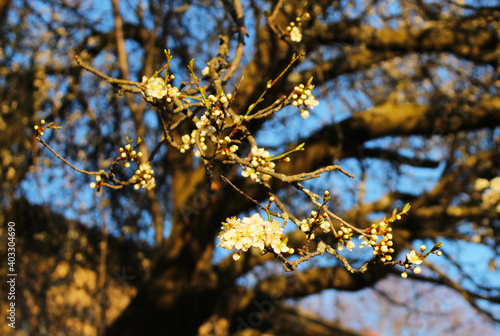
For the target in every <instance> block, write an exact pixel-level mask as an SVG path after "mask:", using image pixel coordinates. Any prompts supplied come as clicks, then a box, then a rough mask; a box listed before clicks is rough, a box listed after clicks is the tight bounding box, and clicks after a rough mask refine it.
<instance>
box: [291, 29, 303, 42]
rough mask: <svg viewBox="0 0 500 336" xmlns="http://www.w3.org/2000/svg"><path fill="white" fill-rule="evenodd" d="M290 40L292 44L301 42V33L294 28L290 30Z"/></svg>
mask: <svg viewBox="0 0 500 336" xmlns="http://www.w3.org/2000/svg"><path fill="white" fill-rule="evenodd" d="M290 40H292V42H297V43H298V42H300V41H302V33H301V32H300V29H299V28H298V27H297V26H295V27H293V28H292V30H291V31H290Z"/></svg>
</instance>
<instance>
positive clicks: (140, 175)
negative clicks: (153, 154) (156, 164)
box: [131, 162, 156, 190]
mask: <svg viewBox="0 0 500 336" xmlns="http://www.w3.org/2000/svg"><path fill="white" fill-rule="evenodd" d="M153 174H154V171H153V169H151V166H150V165H149V163H147V162H146V163H142V164H140V165H139V169H137V170H136V171H135V175H134V176H132V178H131V182H132V183H134V184H135V185H134V189H136V190H137V189H139V187H142V188H145V189H147V190H151V189H153V188H154V187H155V186H156V183H155V178H154V177H153Z"/></svg>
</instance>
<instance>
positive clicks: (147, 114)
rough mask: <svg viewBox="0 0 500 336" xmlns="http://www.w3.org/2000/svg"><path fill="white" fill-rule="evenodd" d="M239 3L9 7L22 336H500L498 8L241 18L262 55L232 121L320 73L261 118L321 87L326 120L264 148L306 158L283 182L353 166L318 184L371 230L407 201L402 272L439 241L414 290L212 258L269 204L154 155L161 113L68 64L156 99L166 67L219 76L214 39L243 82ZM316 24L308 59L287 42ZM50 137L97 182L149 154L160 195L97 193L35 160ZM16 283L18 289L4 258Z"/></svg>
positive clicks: (295, 120) (290, 113)
mask: <svg viewBox="0 0 500 336" xmlns="http://www.w3.org/2000/svg"><path fill="white" fill-rule="evenodd" d="M238 4H239V1H227V0H224V1H208V0H190V1H177V0H172V1H160V0H149V1H136V0H130V1H118V0H111V1H104V2H98V1H80V0H59V1H55V0H50V1H37V0H30V1H26V0H10V1H9V0H2V1H0V30H1V33H2V34H1V38H0V44H1V45H0V83H1V86H0V110H1V114H0V132H1V134H2V137H1V140H0V153H1V155H0V158H1V159H0V174H1V175H0V176H1V177H0V180H1V188H2V190H1V193H2V195H3V196H2V199H1V206H2V209H3V210H2V212H1V214H0V216H1V217H2V218H1V219H2V220H1V222H2V223H7V222H9V221H15V222H16V234H17V236H16V239H17V267H18V268H19V276H18V278H17V295H18V296H17V298H16V305H17V307H18V311H17V318H18V327H17V328H16V332H18V333H19V334H20V333H22V332H24V334H26V335H95V334H99V335H103V334H106V335H194V334H200V335H226V334H234V335H264V334H266V335H356V334H358V333H363V332H365V334H366V332H371V333H372V334H376V333H377V332H378V333H381V334H384V335H390V334H393V335H403V334H415V335H419V334H426V335H431V334H432V335H443V334H447V333H452V334H454V335H470V334H472V333H476V332H485V333H489V334H493V333H495V331H496V332H498V325H497V323H498V321H499V318H500V311H499V307H498V303H499V302H500V295H499V289H500V284H499V282H498V269H497V262H498V253H499V233H500V232H499V230H500V220H499V219H498V218H499V213H500V205H499V199H500V197H499V196H498V195H499V194H500V186H499V184H500V183H499V180H498V175H499V168H500V149H499V142H500V140H499V137H500V127H499V126H500V98H498V87H499V85H500V78H499V71H500V70H499V69H500V37H499V36H500V35H499V34H500V24H499V19H500V3H499V2H497V1H458V0H456V1H451V0H449V1H425V0H411V1H401V0H394V1H389V0H387V1H368V0H359V1H331V0H325V1H322V0H318V1H308V2H305V1H298V0H292V1H277V0H276V1H265V0H250V1H241V6H242V8H243V12H244V14H245V17H244V20H245V21H244V22H245V27H246V31H247V32H248V36H247V37H245V40H244V42H245V46H244V48H243V54H242V58H241V64H240V67H239V68H238V69H236V74H235V75H234V76H233V77H232V79H231V80H230V81H229V82H227V83H225V88H226V89H227V90H228V92H231V91H232V90H233V88H234V87H235V85H236V84H237V83H238V82H239V80H240V78H241V77H242V76H244V80H243V81H242V82H241V86H240V89H239V91H238V95H237V99H235V101H234V103H233V106H232V107H233V109H234V110H235V111H236V112H237V113H239V114H242V113H244V112H245V111H246V109H247V108H248V106H249V105H250V104H251V103H253V102H255V101H256V100H257V98H258V97H259V95H260V94H261V93H262V91H263V90H264V88H265V87H266V84H267V81H268V80H270V79H273V78H276V76H277V75H279V73H280V72H281V71H282V70H283V69H284V68H285V67H286V65H287V64H288V63H289V62H290V59H291V58H292V55H293V54H294V53H300V52H306V57H305V58H303V59H302V60H301V61H300V62H297V63H295V64H294V65H293V66H292V67H291V69H290V71H288V72H287V73H286V74H285V75H284V77H283V78H282V79H281V80H280V81H279V83H278V84H277V85H276V86H274V87H273V89H272V90H271V91H270V92H269V94H268V95H267V98H266V99H267V101H265V102H264V103H263V105H265V104H266V103H267V104H270V103H272V102H273V101H274V100H276V99H277V98H279V97H281V96H282V95H288V94H289V93H290V92H291V91H292V90H293V87H294V86H295V85H297V84H299V83H305V82H307V80H308V79H309V78H310V77H311V76H313V77H314V82H313V84H315V85H316V89H315V93H314V94H315V96H316V97H317V98H318V99H319V100H320V102H321V104H320V106H318V107H317V108H316V109H314V110H313V111H312V113H311V115H310V117H309V118H308V119H306V120H304V119H303V118H302V117H301V115H300V112H299V111H298V110H297V109H296V108H292V107H289V108H286V109H285V110H284V111H282V112H280V113H278V114H276V115H273V117H272V118H268V119H265V120H262V119H261V120H255V121H253V122H252V123H250V124H249V128H250V129H251V130H252V131H253V132H254V134H256V136H257V140H258V141H259V143H260V144H261V145H262V146H265V147H266V148H268V149H269V150H270V151H271V152H273V153H282V152H283V151H285V150H286V149H287V148H290V146H294V145H296V144H298V143H301V142H305V144H306V145H305V148H306V151H303V152H300V153H297V154H296V155H295V156H294V157H293V160H294V161H293V162H294V163H293V164H288V165H287V164H282V165H280V166H279V167H278V168H277V170H278V171H281V172H285V173H290V174H292V173H297V172H302V171H310V170H313V169H316V168H318V167H320V166H323V165H327V164H332V163H336V164H337V163H338V164H340V165H342V167H343V168H345V169H347V170H348V171H350V172H351V173H353V174H355V175H356V178H355V179H348V178H346V177H345V176H343V175H341V174H338V173H335V172H332V173H329V174H327V175H325V176H323V177H322V178H321V179H320V180H313V181H310V182H309V183H307V184H306V185H307V187H308V188H310V189H311V190H314V191H316V192H319V193H322V190H325V189H328V190H330V192H331V194H332V196H333V201H334V202H335V205H334V206H333V209H334V210H335V212H336V213H337V214H339V215H340V216H342V217H343V218H344V219H346V220H347V221H349V222H351V223H352V224H354V225H356V226H358V227H362V228H363V227H368V226H369V225H370V223H372V222H373V221H379V220H380V219H381V218H383V216H384V215H386V214H389V213H390V212H391V211H392V209H393V208H395V207H398V208H401V207H402V206H403V205H404V204H405V203H406V202H410V203H411V205H412V210H411V211H410V213H409V215H408V216H406V217H405V218H404V219H403V220H402V221H401V222H399V223H396V226H395V227H394V231H395V232H394V237H395V238H394V241H395V245H396V247H397V248H396V250H397V252H398V253H400V254H401V255H403V256H404V253H406V251H407V250H408V249H411V248H412V247H413V248H416V249H418V246H420V245H421V244H427V245H429V246H432V245H433V244H434V243H435V242H437V241H438V240H442V241H443V242H444V248H443V251H444V258H441V259H440V260H435V259H434V260H429V263H428V264H427V265H425V267H424V272H422V274H419V275H418V276H416V275H412V276H410V278H411V279H407V280H403V279H401V278H400V277H399V273H400V272H401V270H397V269H392V268H390V267H383V268H377V267H372V268H370V269H369V271H368V272H366V273H364V274H356V275H353V274H351V273H349V272H348V271H346V270H345V269H344V268H343V266H342V265H341V264H340V263H339V262H338V261H337V260H336V259H333V258H331V257H330V258H327V257H324V258H317V259H315V260H313V261H312V262H311V263H309V264H303V265H301V266H300V267H299V268H298V269H297V270H296V271H295V272H294V273H286V274H285V273H284V272H283V270H282V268H281V266H282V265H281V264H280V263H277V262H276V261H275V260H274V259H273V258H272V257H270V256H268V255H266V256H263V257H262V256H259V255H254V254H252V253H247V254H245V255H244V256H243V257H242V258H241V259H240V260H239V261H238V262H234V261H233V260H232V258H231V256H230V255H229V254H228V253H225V252H226V251H224V250H221V249H215V245H216V244H217V241H216V235H217V233H218V231H219V229H220V223H221V221H224V220H225V219H226V218H227V217H229V216H233V215H238V214H248V213H249V212H251V211H255V210H256V207H255V205H254V204H253V203H252V202H250V201H249V200H248V199H246V198H244V197H243V196H242V195H240V194H239V193H238V192H236V191H235V190H234V189H233V188H231V187H229V186H227V185H225V184H223V183H222V182H220V181H221V180H220V179H215V182H214V183H212V182H211V181H210V180H209V178H208V177H207V174H206V171H205V167H204V166H203V164H200V163H199V162H198V160H197V159H196V158H195V157H193V156H192V155H190V154H187V155H181V154H180V153H178V152H177V151H175V150H172V148H171V147H169V146H167V145H166V144H165V143H162V145H161V146H156V145H157V144H158V143H160V142H161V139H162V128H161V123H160V122H159V120H158V117H157V114H156V112H155V111H154V109H153V108H152V107H151V105H149V104H147V103H146V102H145V101H144V100H143V99H142V97H141V96H140V95H132V94H124V95H121V94H120V92H118V91H117V90H116V88H114V87H113V86H111V85H109V84H108V83H106V82H104V81H102V80H100V79H99V78H97V77H95V76H93V75H92V74H90V73H88V72H86V71H84V70H83V69H81V68H80V67H79V66H78V65H77V64H76V62H75V60H74V57H75V56H76V55H79V56H80V57H81V58H82V60H83V61H84V62H86V63H88V64H90V65H91V66H93V67H95V68H96V69H99V70H100V71H101V72H103V73H105V74H107V75H109V76H111V77H116V78H124V79H130V80H135V81H141V78H142V76H143V75H147V76H151V75H153V73H154V72H155V71H156V70H157V69H159V68H160V67H161V66H162V65H163V64H165V55H164V49H170V50H171V52H172V55H173V56H174V57H173V60H172V71H173V73H174V74H175V75H176V78H177V79H176V82H175V84H176V85H180V81H181V80H183V79H187V78H189V77H188V71H187V68H186V66H187V65H188V64H189V62H190V61H191V60H192V59H195V63H194V64H195V69H196V70H197V71H198V73H200V71H201V69H203V68H204V67H205V65H206V62H207V61H209V60H210V59H211V58H212V57H214V56H216V54H217V52H218V46H219V36H221V35H222V36H228V37H229V38H230V41H231V42H230V44H229V46H230V47H229V50H228V55H229V57H228V61H229V62H231V60H232V59H233V58H234V57H235V53H238V52H240V51H241V49H238V45H240V46H241V42H242V41H241V39H240V41H239V42H240V44H238V34H237V33H238V32H241V29H243V28H242V26H241V23H242V22H241V18H238V16H237V15H236V12H237V11H236V8H237V6H238ZM235 6H236V7H235ZM303 13H309V15H310V17H309V18H308V19H307V20H303V21H302V26H301V33H302V39H301V41H300V42H298V43H297V42H291V41H290V38H289V37H288V36H287V34H288V33H287V30H286V28H287V26H288V25H289V24H290V23H291V22H294V21H295V20H296V17H297V16H300V15H301V14H303ZM41 119H46V120H49V121H55V122H56V123H57V124H58V125H61V126H63V129H62V130H59V131H55V132H47V134H46V135H45V140H46V141H47V142H49V143H50V144H51V146H53V147H54V148H55V149H57V150H58V151H59V153H61V154H62V155H63V156H64V157H65V158H66V159H68V160H69V161H70V162H72V163H74V164H75V165H77V166H78V167H82V168H85V169H88V170H95V171H98V170H99V169H102V168H103V167H106V166H109V164H110V163H111V161H110V160H112V159H110V158H114V157H116V154H117V150H118V148H119V147H121V146H123V145H124V141H125V137H127V136H128V137H129V138H131V139H137V138H139V137H140V138H141V139H143V140H144V143H143V146H142V147H141V150H142V151H143V152H144V153H145V154H146V156H149V155H151V154H154V155H152V157H151V164H152V166H153V169H154V170H155V176H156V184H157V186H156V188H155V189H153V190H151V191H144V190H141V191H135V190H134V189H133V188H124V189H122V190H118V191H116V190H110V189H104V190H103V191H101V192H100V193H96V192H95V190H92V189H91V188H89V183H90V182H92V181H91V180H90V179H89V178H88V177H87V176H85V175H80V174H78V173H76V172H75V171H73V170H72V169H70V168H69V167H68V166H66V165H63V164H62V162H61V161H59V160H58V159H57V158H55V157H54V156H52V155H51V154H50V153H49V152H48V151H46V150H45V149H44V148H43V147H42V146H40V145H39V144H36V142H34V141H33V125H35V124H37V123H39V121H40V120H41ZM186 132H188V129H187V128H186ZM219 170H220V171H215V173H214V174H215V175H216V176H219V175H220V174H223V175H225V176H227V177H228V178H230V179H231V181H232V182H233V183H235V184H236V185H238V186H239V187H240V188H241V189H242V190H244V191H245V192H246V193H248V194H249V195H251V196H252V197H254V198H255V199H257V200H259V201H262V202H265V201H267V197H268V195H267V192H266V190H265V189H262V188H259V187H258V186H257V185H256V184H252V183H249V182H245V181H244V180H243V178H242V177H241V176H240V174H239V173H238V172H237V171H224V170H223V167H220V169H219ZM118 174H125V171H122V172H118ZM274 187H275V188H278V189H280V190H279V192H278V194H279V195H280V196H282V197H283V198H284V199H285V200H286V204H287V205H288V206H289V207H292V208H294V209H296V211H297V212H298V213H303V214H304V216H307V214H308V213H309V212H310V211H311V210H313V209H311V208H310V207H308V205H307V204H308V203H307V202H306V200H305V199H304V198H303V196H301V195H300V194H298V193H297V192H296V191H295V190H292V189H289V188H284V186H283V185H278V184H276V185H275V186H274ZM5 227H6V226H5V225H3V224H2V228H1V230H2V231H1V237H2V242H3V243H2V244H1V247H0V249H2V252H4V249H5V248H6V240H5V238H6V229H5ZM288 236H289V239H290V242H291V245H293V246H295V247H299V246H301V243H303V241H302V240H301V239H303V237H302V236H303V235H301V232H298V233H297V232H293V231H290V232H288ZM361 252H363V251H362V250H361ZM361 252H359V253H358V252H352V253H351V252H349V253H347V254H346V256H348V257H349V259H350V260H351V261H352V262H353V263H354V264H356V260H358V259H359V260H360V262H362V260H366V257H367V256H366V253H364V254H363V253H361ZM2 255H4V253H2ZM433 261H434V262H436V264H432V262H433ZM1 265H2V274H5V273H6V271H5V268H6V260H5V258H2V264H1ZM4 288H6V284H5V282H4V283H2V289H4ZM2 292H4V291H3V290H2ZM347 292H349V293H347ZM1 300H2V301H1V310H2V311H5V310H4V308H6V297H2V298H1ZM408 314H409V317H408ZM4 321H5V320H4ZM7 332H11V330H10V329H9V328H7V327H6V326H3V327H2V334H6V333H7Z"/></svg>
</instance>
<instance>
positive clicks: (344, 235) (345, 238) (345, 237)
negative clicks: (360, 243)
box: [337, 224, 355, 252]
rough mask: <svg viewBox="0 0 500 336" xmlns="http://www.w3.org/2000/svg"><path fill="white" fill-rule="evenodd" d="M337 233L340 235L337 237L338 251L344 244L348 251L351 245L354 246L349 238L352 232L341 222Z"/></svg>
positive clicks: (351, 247) (350, 249)
mask: <svg viewBox="0 0 500 336" xmlns="http://www.w3.org/2000/svg"><path fill="white" fill-rule="evenodd" d="M339 233H340V235H341V237H340V239H339V243H338V246H337V250H338V251H339V252H340V251H342V250H343V249H344V246H345V247H346V248H347V249H348V250H349V251H352V249H353V247H354V246H355V245H354V243H353V242H352V240H351V238H352V234H353V232H352V229H351V228H348V227H347V226H345V225H342V224H341V225H340V230H339Z"/></svg>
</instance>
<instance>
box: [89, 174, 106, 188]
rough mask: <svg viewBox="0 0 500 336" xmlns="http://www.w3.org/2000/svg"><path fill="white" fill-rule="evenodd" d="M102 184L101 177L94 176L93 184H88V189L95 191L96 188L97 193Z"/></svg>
mask: <svg viewBox="0 0 500 336" xmlns="http://www.w3.org/2000/svg"><path fill="white" fill-rule="evenodd" d="M102 182H103V180H102V176H101V175H96V176H95V182H92V183H90V188H92V189H96V188H97V192H99V191H100V187H101V183H102Z"/></svg>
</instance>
